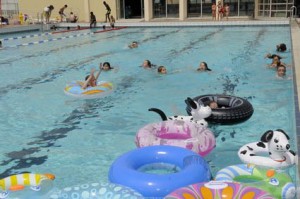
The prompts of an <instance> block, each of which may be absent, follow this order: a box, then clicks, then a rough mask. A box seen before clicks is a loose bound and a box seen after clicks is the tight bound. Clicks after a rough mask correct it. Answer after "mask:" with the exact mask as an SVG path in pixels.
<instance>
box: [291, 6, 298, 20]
mask: <svg viewBox="0 0 300 199" xmlns="http://www.w3.org/2000/svg"><path fill="white" fill-rule="evenodd" d="M294 11H295V12H294ZM295 16H297V7H296V6H292V7H291V8H290V18H295Z"/></svg>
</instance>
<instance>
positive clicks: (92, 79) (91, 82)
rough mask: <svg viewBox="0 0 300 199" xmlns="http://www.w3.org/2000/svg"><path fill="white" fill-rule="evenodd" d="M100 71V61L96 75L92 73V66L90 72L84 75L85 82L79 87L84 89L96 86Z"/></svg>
mask: <svg viewBox="0 0 300 199" xmlns="http://www.w3.org/2000/svg"><path fill="white" fill-rule="evenodd" d="M101 71H102V63H100V65H99V71H98V72H97V74H96V75H94V73H95V69H94V68H92V69H91V72H90V74H89V75H87V76H86V77H85V82H84V84H83V85H82V86H81V88H82V89H86V88H88V87H95V86H97V80H98V77H99V75H100V73H101Z"/></svg>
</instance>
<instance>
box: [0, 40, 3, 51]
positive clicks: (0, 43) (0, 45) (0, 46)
mask: <svg viewBox="0 0 300 199" xmlns="http://www.w3.org/2000/svg"><path fill="white" fill-rule="evenodd" d="M1 48H3V46H2V41H1V40H0V49H1Z"/></svg>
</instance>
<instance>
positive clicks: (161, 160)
mask: <svg viewBox="0 0 300 199" xmlns="http://www.w3.org/2000/svg"><path fill="white" fill-rule="evenodd" d="M159 164H166V165H172V168H174V169H175V168H177V169H176V170H178V172H175V173H168V174H155V173H146V172H142V171H141V168H145V167H147V165H152V168H153V169H155V166H154V165H159ZM210 179H211V172H210V170H209V166H208V164H207V162H206V161H205V160H204V159H203V158H202V157H201V156H199V155H198V154H197V153H195V152H193V151H190V150H188V149H184V148H181V147H176V146H168V145H165V146H163V145H159V146H148V147H142V148H138V149H135V150H132V151H130V152H127V153H125V154H123V155H122V156H120V157H119V158H118V159H117V160H115V162H114V163H113V164H112V165H111V167H110V170H109V180H110V182H112V183H116V184H120V185H123V186H127V187H130V188H132V189H135V190H136V191H138V192H139V193H141V194H142V195H143V196H144V197H146V198H148V197H164V196H166V195H168V194H169V193H171V192H172V191H174V190H176V189H178V188H180V187H184V186H187V185H190V184H195V183H199V182H206V181H209V180H210Z"/></svg>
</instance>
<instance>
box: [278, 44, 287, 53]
mask: <svg viewBox="0 0 300 199" xmlns="http://www.w3.org/2000/svg"><path fill="white" fill-rule="evenodd" d="M276 50H277V51H278V52H285V51H286V45H285V44H284V43H281V44H278V45H276Z"/></svg>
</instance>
